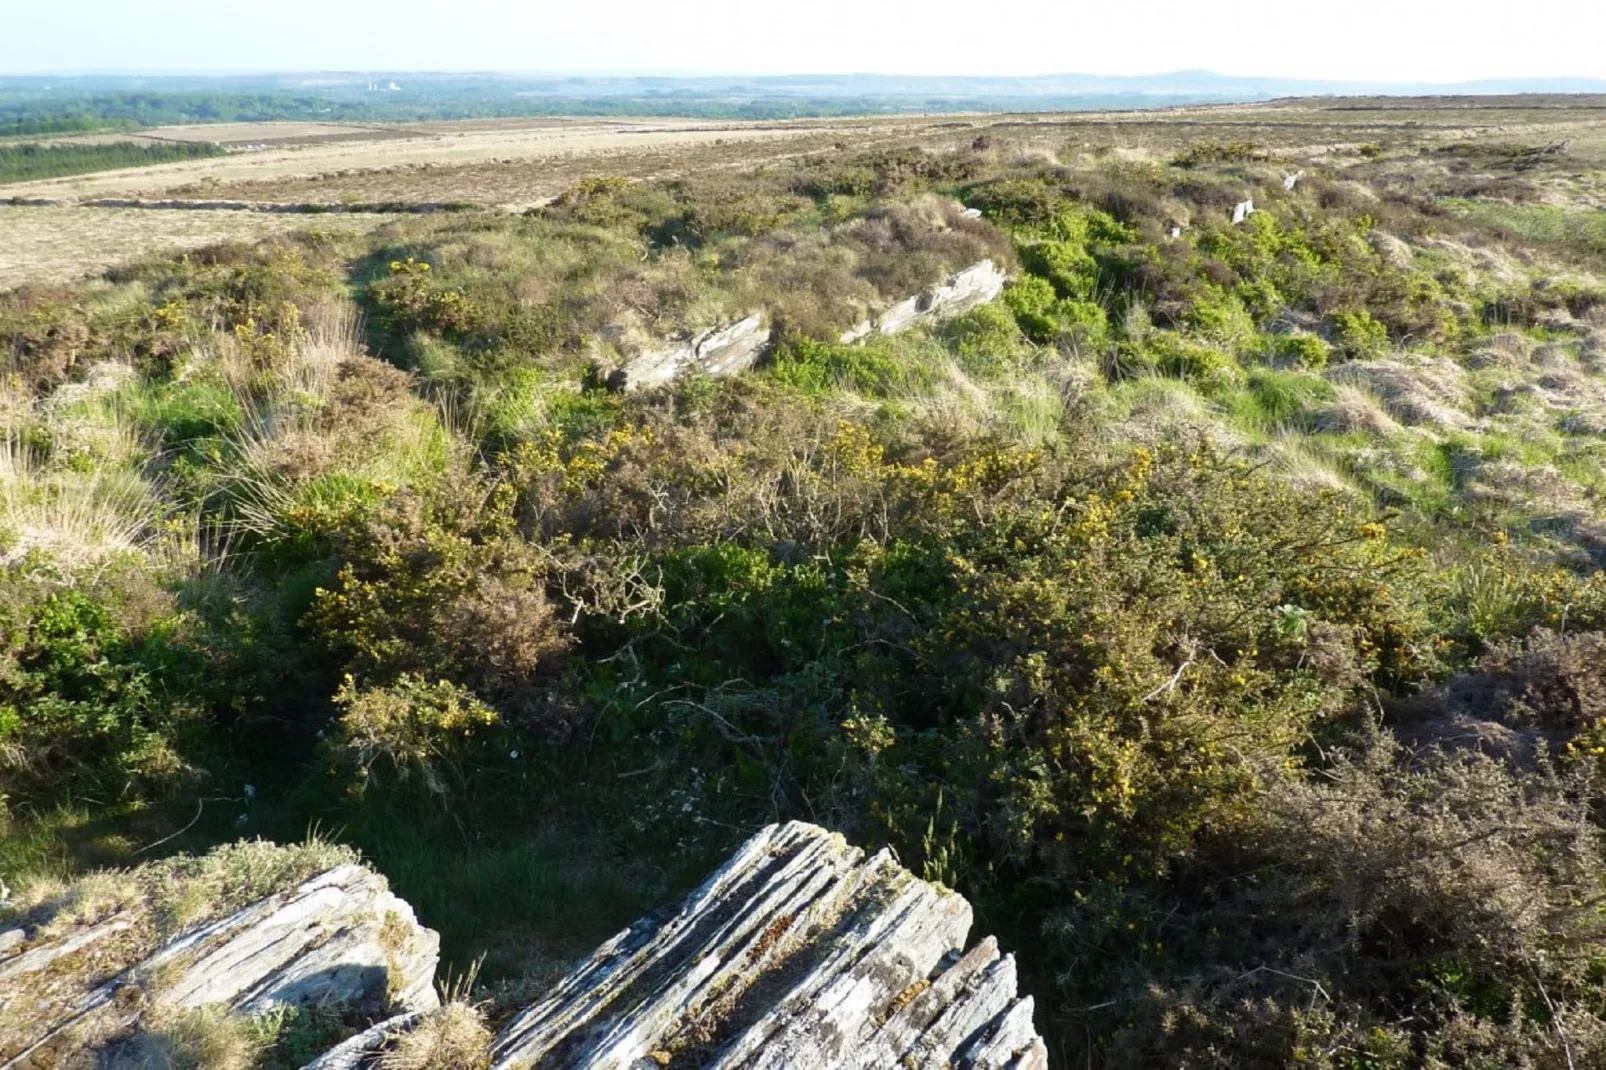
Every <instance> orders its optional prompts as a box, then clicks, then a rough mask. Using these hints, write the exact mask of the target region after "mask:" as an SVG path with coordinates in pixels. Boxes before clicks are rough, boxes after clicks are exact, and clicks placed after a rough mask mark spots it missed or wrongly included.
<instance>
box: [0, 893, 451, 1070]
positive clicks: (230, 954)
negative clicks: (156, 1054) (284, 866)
mask: <svg viewBox="0 0 1606 1070" xmlns="http://www.w3.org/2000/svg"><path fill="white" fill-rule="evenodd" d="M111 909H112V913H111V914H110V916H109V917H107V918H105V919H104V920H101V921H98V922H96V923H95V924H92V925H87V926H83V927H79V928H75V929H73V930H72V931H70V932H67V933H63V934H59V935H52V936H49V937H45V938H33V937H30V935H29V933H28V931H27V930H26V929H14V930H12V932H13V933H19V932H20V933H21V934H22V937H21V939H20V940H15V941H13V942H12V945H13V946H12V951H13V952H15V953H14V954H11V955H10V956H9V957H7V958H4V959H3V960H0V1019H3V1024H0V1060H3V1061H0V1067H3V1068H6V1070H9V1068H13V1067H17V1068H23V1067H27V1068H34V1067H39V1068H43V1067H49V1066H56V1065H58V1064H60V1063H61V1062H63V1061H65V1060H66V1059H67V1057H68V1055H69V1054H70V1053H72V1052H76V1051H86V1050H101V1049H114V1048H115V1047H116V1046H117V1045H118V1044H119V1043H122V1042H123V1041H124V1040H126V1039H127V1038H131V1037H137V1036H138V1034H140V1033H141V1032H142V1029H143V1027H144V1025H145V1023H146V1022H148V1021H149V1020H151V1019H153V1018H157V1019H159V1018H161V1017H163V1016H164V1015H171V1014H172V1013H173V1012H182V1011H186V1010H198V1009H200V1008H203V1007H205V1008H223V1009H226V1010H227V1011H229V1012H235V1013H240V1014H254V1013H258V1012H261V1011H265V1010H268V1009H270V1008H272V1007H274V1006H276V1005H316V1006H321V1007H328V1006H331V1005H334V1006H340V1007H342V1008H350V1009H351V1010H352V1011H353V1012H367V1013H369V1014H374V1013H376V1012H380V1013H383V1012H385V1011H387V1010H395V1009H402V1010H408V1011H421V1010H427V1009H429V1008H432V1007H434V1006H436V1005H437V1003H438V998H437V996H436V994H435V988H434V981H435V967H436V964H437V961H438V959H439V947H440V939H439V937H438V936H437V935H436V934H435V933H434V932H432V931H430V930H428V929H425V928H422V927H421V926H420V925H419V924H418V921H417V919H416V917H415V916H414V914H413V910H412V907H410V906H408V904H407V903H406V902H405V901H403V900H401V899H399V898H397V897H396V896H395V895H392V894H391V893H390V891H389V890H388V888H387V887H386V885H385V881H384V879H383V878H382V877H380V876H378V875H377V874H375V873H373V872H372V871H370V870H368V869H365V868H364V867H362V866H359V865H355V864H350V863H348V864H342V865H336V866H334V867H333V868H330V869H327V870H325V871H323V872H320V873H317V874H316V875H314V876H312V877H310V878H308V879H304V880H301V881H299V882H298V883H295V884H294V885H293V886H291V887H289V888H286V889H284V890H283V891H280V892H277V893H275V894H272V895H268V896H266V897H264V898H260V899H258V900H256V901H255V902H252V903H250V904H248V905H246V906H244V907H241V908H240V909H237V910H234V911H232V912H230V913H227V914H225V915H224V916H222V917H219V918H216V919H215V920H212V921H209V922H205V923H203V924H200V925H197V926H195V927H194V928H190V929H188V930H185V931H183V932H181V933H179V934H178V935H176V936H174V937H171V938H169V939H167V940H164V941H161V942H159V943H158V944H157V946H155V948H154V950H151V949H150V948H149V945H148V943H147V942H146V939H147V938H146V936H145V933H144V930H146V929H147V928H148V927H149V926H150V925H151V924H152V922H153V919H152V918H151V917H150V916H149V915H148V913H146V912H145V911H144V910H142V909H141V904H139V903H138V902H137V900H134V899H130V900H129V901H128V902H126V903H122V904H116V903H115V902H114V904H113V906H112V908H111Z"/></svg>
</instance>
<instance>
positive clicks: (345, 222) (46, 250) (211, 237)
mask: <svg viewBox="0 0 1606 1070" xmlns="http://www.w3.org/2000/svg"><path fill="white" fill-rule="evenodd" d="M389 218H392V217H389V216H382V215H342V216H338V217H317V216H305V215H266V214H262V213H259V212H207V211H196V212H188V211H147V210H141V209H134V208H94V209H90V208H25V207H19V206H15V205H4V204H0V290H4V289H8V288H10V287H14V286H20V285H22V284H23V283H26V282H64V281H67V280H70V279H74V278H79V277H82V276H85V275H94V274H98V273H99V272H101V271H104V270H105V269H106V268H109V267H111V266H112V265H114V264H118V263H122V262H123V261H126V260H130V259H134V258H136V257H143V256H147V255H151V254H158V253H165V252H177V251H180V250H185V249H198V248H200V247H202V246H206V245H215V244H217V243H219V242H230V241H241V242H249V241H257V240H259V239H262V238H268V237H272V236H273V235H276V234H288V233H290V232H292V231H297V230H309V229H319V230H324V231H334V230H366V229H370V228H372V227H376V226H379V225H380V224H381V223H383V222H385V221H386V220H387V219H389Z"/></svg>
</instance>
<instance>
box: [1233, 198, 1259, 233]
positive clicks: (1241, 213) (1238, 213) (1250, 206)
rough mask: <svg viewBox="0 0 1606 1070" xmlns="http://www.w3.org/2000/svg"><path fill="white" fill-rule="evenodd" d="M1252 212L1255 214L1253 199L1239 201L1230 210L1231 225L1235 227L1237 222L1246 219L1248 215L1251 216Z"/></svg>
mask: <svg viewBox="0 0 1606 1070" xmlns="http://www.w3.org/2000/svg"><path fill="white" fill-rule="evenodd" d="M1254 214H1255V202H1254V201H1241V202H1240V203H1239V204H1238V205H1237V206H1235V207H1234V208H1233V210H1232V225H1233V226H1235V227H1236V226H1237V225H1238V224H1240V223H1242V222H1243V221H1244V220H1246V219H1248V218H1249V217H1250V216H1252V215H1254Z"/></svg>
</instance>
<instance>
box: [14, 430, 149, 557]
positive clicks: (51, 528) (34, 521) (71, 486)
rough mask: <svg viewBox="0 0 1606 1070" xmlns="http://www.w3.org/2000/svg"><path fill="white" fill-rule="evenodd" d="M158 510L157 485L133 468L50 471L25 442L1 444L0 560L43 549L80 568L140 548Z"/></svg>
mask: <svg viewBox="0 0 1606 1070" xmlns="http://www.w3.org/2000/svg"><path fill="white" fill-rule="evenodd" d="M158 513H159V506H158V504H157V498H156V495H155V494H154V492H153V491H152V489H151V487H150V485H149V484H148V483H146V482H145V481H144V480H142V479H141V478H140V477H139V476H138V475H136V474H134V473H132V472H128V471H117V470H115V469H107V468H96V469H93V470H91V471H89V472H78V471H74V470H72V469H54V470H49V471H44V470H41V469H40V468H39V467H38V465H37V462H36V460H35V458H34V454H33V452H32V451H31V450H30V449H29V448H28V447H27V446H25V445H23V444H22V443H21V442H19V441H16V440H8V441H6V442H5V443H3V444H0V562H12V561H16V560H20V559H21V558H22V557H24V556H26V555H27V554H28V553H29V552H31V551H35V550H40V551H45V552H47V553H49V554H50V555H51V556H52V557H53V558H54V559H55V560H57V561H59V562H62V563H63V564H65V565H67V566H68V567H74V568H76V567H81V566H84V565H92V564H96V563H98V562H101V561H104V560H106V559H107V558H109V557H112V556H114V555H116V554H120V553H128V552H131V551H140V550H143V549H144V548H146V547H147V546H148V545H149V544H150V541H151V538H152V534H153V528H154V525H155V522H156V519H157V516H158Z"/></svg>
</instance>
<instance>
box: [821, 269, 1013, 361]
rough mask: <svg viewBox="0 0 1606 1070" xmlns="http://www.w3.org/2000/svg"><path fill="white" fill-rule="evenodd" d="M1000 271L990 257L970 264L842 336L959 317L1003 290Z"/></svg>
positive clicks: (898, 330)
mask: <svg viewBox="0 0 1606 1070" xmlns="http://www.w3.org/2000/svg"><path fill="white" fill-rule="evenodd" d="M1005 280H1006V276H1005V275H1004V271H1003V269H1002V268H1000V267H999V266H998V265H996V264H994V263H993V262H992V261H991V260H983V261H981V262H980V263H977V264H972V265H971V266H970V267H968V268H966V269H965V270H963V271H961V272H958V273H956V274H954V275H951V276H949V277H948V278H947V279H945V280H944V281H943V282H941V283H938V284H937V285H936V286H933V287H931V288H930V289H928V290H925V291H924V292H922V293H918V294H916V295H915V296H913V297H910V298H908V299H907V300H904V301H900V302H898V303H897V304H895V305H893V306H892V307H891V308H889V309H887V310H886V311H885V312H883V313H881V315H880V316H877V317H876V318H875V319H872V320H865V321H864V322H863V323H861V324H859V325H858V326H857V327H855V328H853V329H852V330H851V331H848V332H847V333H846V334H844V335H843V336H842V341H844V342H859V341H863V340H864V339H866V338H868V337H870V336H871V335H872V334H883V335H886V334H902V333H903V332H904V331H907V330H909V329H911V328H913V327H918V326H921V325H923V324H926V323H937V322H941V321H942V320H946V319H952V318H953V317H955V316H962V315H964V314H965V313H966V312H969V311H970V310H971V309H973V308H976V307H978V306H980V305H985V304H986V303H987V302H989V301H992V300H994V299H996V298H997V297H998V295H999V294H1001V293H1003V292H1004V282H1005Z"/></svg>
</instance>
